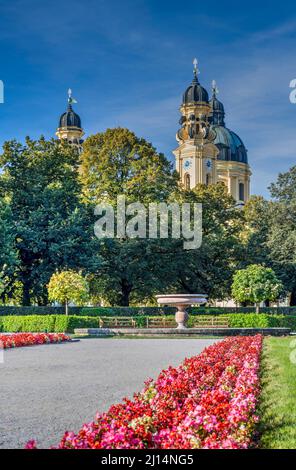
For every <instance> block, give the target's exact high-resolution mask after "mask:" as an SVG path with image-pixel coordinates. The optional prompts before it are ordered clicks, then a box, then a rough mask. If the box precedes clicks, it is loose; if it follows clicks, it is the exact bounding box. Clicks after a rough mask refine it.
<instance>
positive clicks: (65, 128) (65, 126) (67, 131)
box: [56, 88, 84, 151]
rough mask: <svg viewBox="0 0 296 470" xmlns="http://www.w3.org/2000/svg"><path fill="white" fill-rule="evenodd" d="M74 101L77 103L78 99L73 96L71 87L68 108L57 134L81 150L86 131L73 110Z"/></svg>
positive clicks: (62, 116)
mask: <svg viewBox="0 0 296 470" xmlns="http://www.w3.org/2000/svg"><path fill="white" fill-rule="evenodd" d="M74 103H77V101H76V100H75V99H74V98H73V97H72V90H71V89H70V88H69V90H68V108H67V111H66V112H65V113H63V114H62V115H61V117H60V121H59V127H58V129H57V132H56V135H57V136H58V138H59V139H60V140H67V141H68V142H69V144H73V145H75V146H77V147H78V149H79V151H81V149H82V144H83V140H82V136H83V135H84V131H83V129H82V126H81V119H80V117H79V116H78V114H76V113H75V112H74V111H73V108H72V104H74Z"/></svg>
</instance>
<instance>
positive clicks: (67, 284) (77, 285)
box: [48, 271, 88, 314]
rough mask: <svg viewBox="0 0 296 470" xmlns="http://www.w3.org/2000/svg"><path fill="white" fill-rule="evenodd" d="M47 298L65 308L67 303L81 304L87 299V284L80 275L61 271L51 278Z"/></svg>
mask: <svg viewBox="0 0 296 470" xmlns="http://www.w3.org/2000/svg"><path fill="white" fill-rule="evenodd" d="M48 298H49V300H51V301H57V302H59V303H61V304H64V305H65V306H66V314H68V304H69V302H74V303H75V304H78V305H79V304H83V303H84V302H86V301H87V299H88V284H87V282H86V280H85V279H84V278H83V277H82V276H81V274H79V273H76V272H74V271H62V272H60V273H55V274H53V275H52V276H51V278H50V281H49V284H48Z"/></svg>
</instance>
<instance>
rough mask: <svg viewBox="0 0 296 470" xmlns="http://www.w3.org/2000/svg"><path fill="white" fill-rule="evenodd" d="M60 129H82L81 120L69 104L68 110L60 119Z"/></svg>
mask: <svg viewBox="0 0 296 470" xmlns="http://www.w3.org/2000/svg"><path fill="white" fill-rule="evenodd" d="M59 127H79V128H80V129H81V119H80V116H78V114H77V113H75V112H74V111H73V109H72V106H71V105H70V104H69V105H68V109H67V111H66V112H65V113H63V114H62V115H61V117H60V121H59Z"/></svg>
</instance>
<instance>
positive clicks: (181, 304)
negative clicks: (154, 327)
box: [156, 294, 207, 330]
mask: <svg viewBox="0 0 296 470" xmlns="http://www.w3.org/2000/svg"><path fill="white" fill-rule="evenodd" d="M156 299H157V302H158V303H159V305H169V306H172V307H176V308H177V312H176V315H175V319H176V323H177V324H178V326H177V329H179V330H181V329H184V328H186V322H187V320H188V313H187V311H186V308H187V307H188V306H190V305H193V304H205V303H206V302H207V295H205V294H168V295H156Z"/></svg>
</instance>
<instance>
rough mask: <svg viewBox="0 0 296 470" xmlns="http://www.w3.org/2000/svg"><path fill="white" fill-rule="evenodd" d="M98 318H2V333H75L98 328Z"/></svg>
mask: <svg viewBox="0 0 296 470" xmlns="http://www.w3.org/2000/svg"><path fill="white" fill-rule="evenodd" d="M98 326H99V319H98V317H78V316H76V315H75V316H72V315H69V316H66V315H44V316H42V315H26V316H20V315H17V316H14V315H10V316H5V317H0V331H2V332H10V333H17V332H21V331H22V332H25V331H31V332H36V333H39V332H42V331H43V332H48V333H50V332H51V333H52V332H55V333H62V332H68V333H73V332H74V329H75V328H98Z"/></svg>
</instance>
